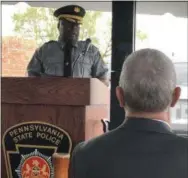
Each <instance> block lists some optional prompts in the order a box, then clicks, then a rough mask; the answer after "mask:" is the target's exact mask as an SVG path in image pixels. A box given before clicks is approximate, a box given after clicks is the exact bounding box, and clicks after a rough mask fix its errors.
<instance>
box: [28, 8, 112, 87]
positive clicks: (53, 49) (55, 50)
mask: <svg viewBox="0 0 188 178" xmlns="http://www.w3.org/2000/svg"><path fill="white" fill-rule="evenodd" d="M85 13H86V11H85V9H83V8H82V7H80V6H77V5H69V6H64V7H61V8H59V9H57V10H56V11H55V12H54V16H55V17H56V18H57V19H58V24H57V28H58V31H59V38H58V40H57V41H49V42H47V43H44V44H43V45H42V46H41V47H40V48H38V49H37V50H36V51H35V53H34V55H33V57H32V59H31V61H30V62H29V64H28V66H27V72H28V76H62V77H74V78H98V79H100V80H101V81H102V82H104V83H105V84H106V85H108V79H107V72H108V69H107V67H106V65H105V63H104V62H103V60H102V58H101V55H100V52H99V50H98V48H96V47H95V46H94V45H92V44H91V40H90V39H87V40H86V41H78V38H79V31H80V24H82V21H83V18H84V16H85Z"/></svg>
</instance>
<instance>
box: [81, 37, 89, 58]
mask: <svg viewBox="0 0 188 178" xmlns="http://www.w3.org/2000/svg"><path fill="white" fill-rule="evenodd" d="M90 44H91V39H90V38H87V39H86V45H85V50H84V51H83V53H82V54H83V55H84V56H85V54H86V53H87V52H88V50H89V47H90Z"/></svg>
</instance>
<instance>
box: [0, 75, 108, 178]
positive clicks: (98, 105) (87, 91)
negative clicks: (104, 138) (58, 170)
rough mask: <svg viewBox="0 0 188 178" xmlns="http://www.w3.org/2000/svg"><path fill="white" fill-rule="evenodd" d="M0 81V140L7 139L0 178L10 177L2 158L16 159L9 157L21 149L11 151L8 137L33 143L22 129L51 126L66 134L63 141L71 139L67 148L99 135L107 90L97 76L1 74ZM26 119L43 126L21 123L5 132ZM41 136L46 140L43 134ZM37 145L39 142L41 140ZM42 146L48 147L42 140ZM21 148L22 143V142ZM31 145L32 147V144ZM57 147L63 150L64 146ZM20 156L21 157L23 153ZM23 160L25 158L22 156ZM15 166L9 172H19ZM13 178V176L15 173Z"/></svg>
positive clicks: (25, 121)
mask: <svg viewBox="0 0 188 178" xmlns="http://www.w3.org/2000/svg"><path fill="white" fill-rule="evenodd" d="M1 84H2V96H1V98H2V110H1V112H2V117H1V124H2V126H1V129H2V131H1V133H2V142H5V140H6V139H7V140H6V144H5V146H4V150H2V158H1V159H2V161H1V163H2V164H1V165H2V166H1V170H2V171H1V172H2V173H1V175H2V177H3V178H5V177H6V178H9V177H10V178H12V177H14V176H12V177H11V175H7V174H8V171H11V170H10V168H9V170H7V165H6V167H5V163H6V162H7V161H6V158H10V160H11V159H12V160H16V159H17V158H16V157H15V158H13V156H15V155H17V154H19V153H18V152H19V151H20V150H21V149H22V148H17V147H16V146H15V147H16V149H17V150H16V151H17V152H16V151H15V150H11V149H12V148H10V147H11V146H12V145H9V144H12V142H11V141H10V140H11V139H12V140H14V141H13V142H14V144H15V145H16V144H17V146H18V147H19V146H20V144H25V143H26V142H27V139H28V138H30V140H28V142H29V143H30V142H32V143H34V142H35V138H33V137H32V133H31V135H29V133H24V131H23V130H24V129H26V130H27V129H29V128H30V129H33V130H34V127H35V128H38V129H39V128H40V129H39V131H41V132H42V131H44V129H48V130H50V131H49V132H51V131H52V129H53V128H47V127H48V126H49V127H50V126H51V125H55V126H56V127H58V128H61V129H63V130H64V131H65V132H66V133H67V135H68V136H67V140H68V139H69V141H70V140H71V142H72V143H71V144H72V145H70V147H71V150H72V148H74V146H75V145H76V144H77V143H79V142H81V141H84V140H88V139H90V138H93V137H96V136H98V135H101V134H103V127H102V123H101V119H103V118H107V117H108V107H107V105H108V104H109V90H108V88H107V87H106V86H105V85H104V84H103V83H102V82H100V81H99V80H98V79H68V78H59V77H58V78H56V77H50V78H48V77H45V78H42V77H41V78H38V77H31V78H27V77H23V78H9V77H3V78H2V79H1ZM27 122H28V123H29V124H32V122H39V123H40V122H45V123H47V126H36V125H30V127H29V126H22V127H21V128H14V129H12V130H9V132H8V131H7V129H10V128H11V127H14V126H15V125H19V124H20V123H27ZM42 129H43V130H42ZM26 130H25V131H26ZM22 131H23V132H22ZM28 131H29V130H28ZM5 132H7V136H4V137H3V135H4V133H5ZM54 132H55V131H54ZM57 133H59V132H58V131H56V137H57V136H58V134H57ZM8 134H9V135H8ZM19 134H20V136H19ZM23 134H25V135H23ZM18 136H19V137H20V139H21V138H22V139H21V141H20V142H19V137H18ZM29 136H31V137H29ZM54 137H55V136H54ZM59 137H60V136H59ZM5 138H6V139H5ZM43 138H45V139H47V136H46V137H45V136H44V137H43ZM62 138H63V137H62ZM24 139H25V140H24ZM54 140H55V139H54ZM67 140H66V141H67ZM18 142H19V143H18ZM28 142H27V144H28ZM67 142H68V141H67ZM54 143H55V142H54ZM58 143H59V142H58ZM58 143H57V145H58ZM37 144H42V142H41V143H37ZM37 144H36V145H37ZM9 146H10V147H9ZM44 146H48V145H47V143H46V142H45V143H44ZM5 147H6V148H5ZM22 147H25V146H23V145H22ZM70 147H69V148H70ZM32 148H33V149H34V147H32ZM39 148H40V147H39ZM54 148H55V147H54ZM61 149H62V150H64V148H61ZM61 149H60V151H61ZM18 150H19V151H18ZM67 150H68V149H67ZM71 150H69V151H71ZM13 151H15V152H13ZM22 152H24V151H22ZM35 152H36V150H35ZM9 153H11V155H8V154H9ZM7 155H8V156H7ZM6 156H7V157H6ZM17 156H18V155H17ZM21 156H22V157H24V156H23V153H22V155H21ZM21 156H20V157H21ZM24 160H26V156H25V157H24ZM22 162H23V161H22ZM6 164H7V163H6ZM10 164H11V163H10ZM20 164H21V163H20ZM15 168H16V170H12V174H15V175H17V174H18V173H20V174H21V172H19V171H20V170H17V169H18V168H17V166H16V167H15ZM15 168H14V169H15ZM22 168H23V166H22ZM20 169H21V168H20ZM5 170H6V171H5ZM27 170H29V169H27ZM27 170H26V171H27ZM15 171H17V174H16V173H14V172H15ZM14 178H16V176H15V177H14Z"/></svg>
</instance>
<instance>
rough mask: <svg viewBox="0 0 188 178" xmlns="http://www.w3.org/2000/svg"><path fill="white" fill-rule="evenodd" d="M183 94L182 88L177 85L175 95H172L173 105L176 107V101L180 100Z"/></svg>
mask: <svg viewBox="0 0 188 178" xmlns="http://www.w3.org/2000/svg"><path fill="white" fill-rule="evenodd" d="M180 95H181V88H180V87H176V88H175V89H174V92H173V95H172V102H171V105H170V106H171V107H174V106H175V105H176V103H177V102H178V100H179V98H180Z"/></svg>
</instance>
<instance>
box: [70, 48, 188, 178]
mask: <svg viewBox="0 0 188 178" xmlns="http://www.w3.org/2000/svg"><path fill="white" fill-rule="evenodd" d="M180 92H181V89H180V88H179V87H177V86H176V73H175V69H174V66H173V63H172V61H171V60H170V59H169V58H168V57H167V56H166V55H165V54H163V53H162V52H160V51H158V50H155V49H142V50H138V51H136V52H134V53H132V54H131V55H129V56H128V57H127V59H126V60H125V62H124V64H123V68H122V71H121V75H120V81H119V86H118V87H117V89H116V95H117V98H118V101H119V104H120V107H122V108H124V109H125V113H126V119H125V121H124V123H123V124H122V125H121V126H119V127H118V128H117V129H115V130H113V131H110V132H108V133H106V134H104V135H102V136H100V137H97V138H94V139H92V140H90V141H87V142H83V143H80V144H79V145H77V146H76V148H75V149H74V151H73V153H72V157H71V162H70V169H69V176H70V178H188V140H187V139H186V138H182V137H179V136H177V135H175V134H174V133H173V132H172V130H171V127H170V113H169V110H170V107H174V106H175V104H176V103H177V101H178V99H179V97H180Z"/></svg>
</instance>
